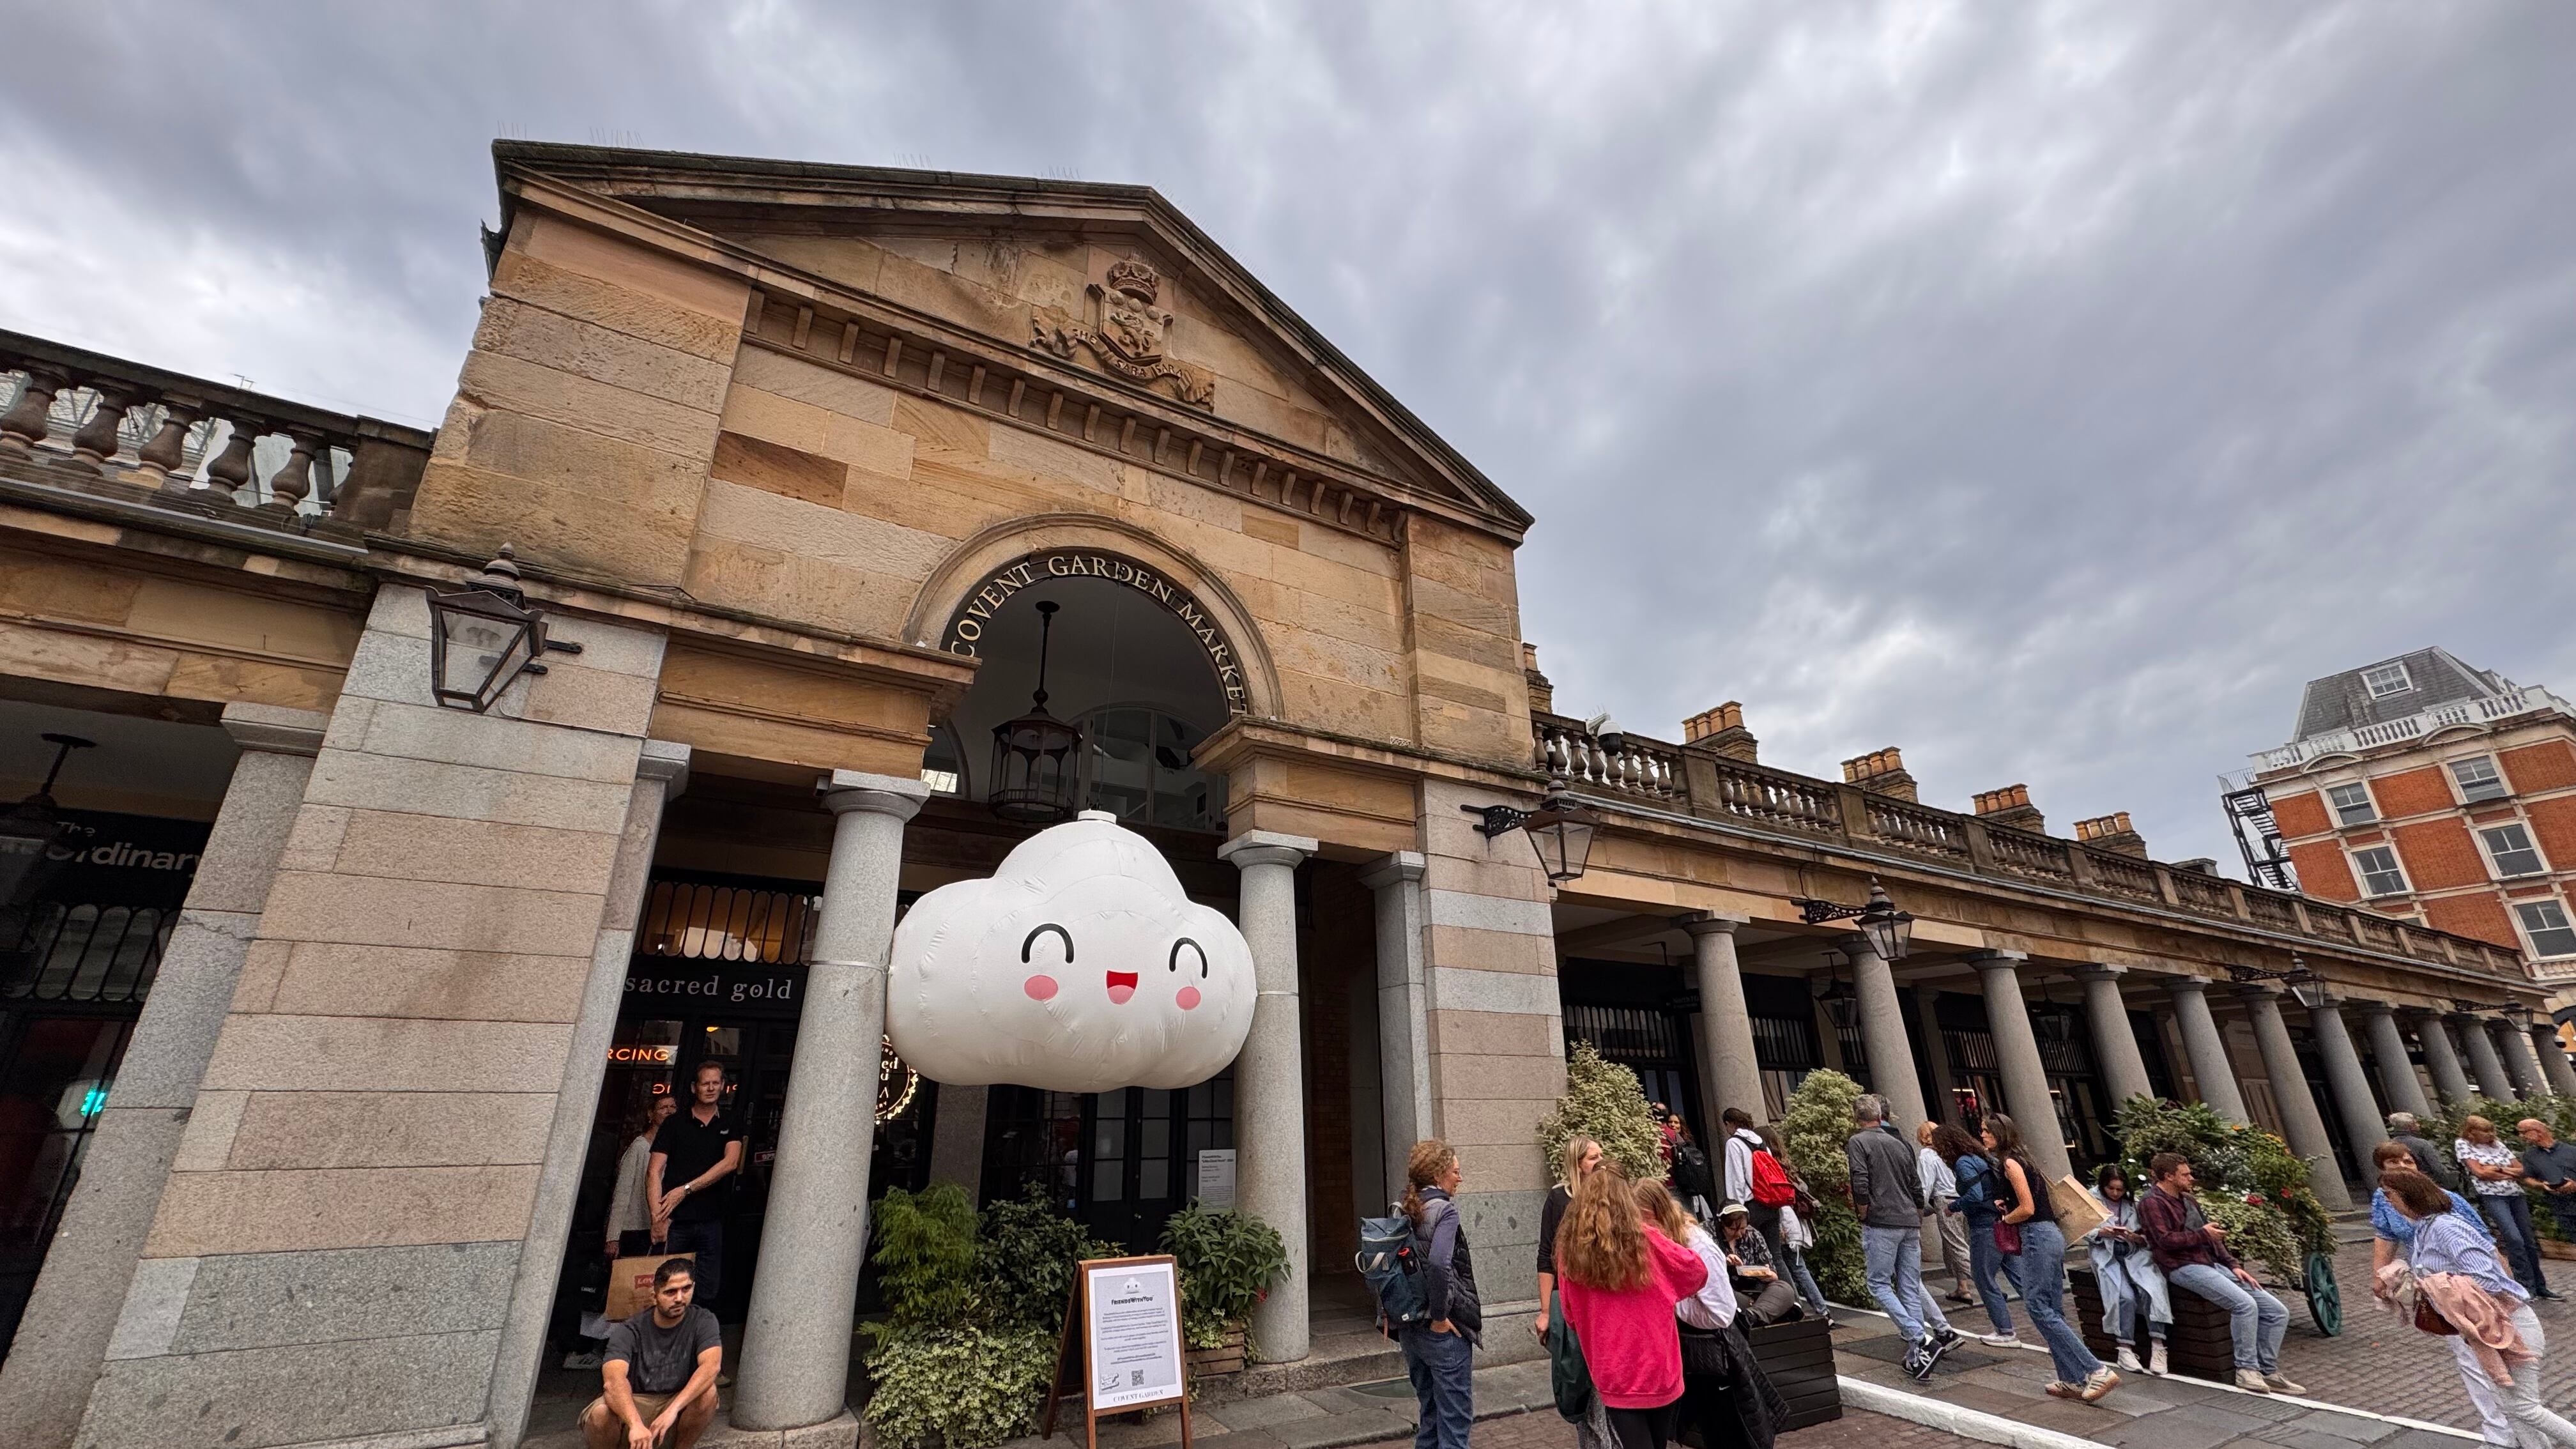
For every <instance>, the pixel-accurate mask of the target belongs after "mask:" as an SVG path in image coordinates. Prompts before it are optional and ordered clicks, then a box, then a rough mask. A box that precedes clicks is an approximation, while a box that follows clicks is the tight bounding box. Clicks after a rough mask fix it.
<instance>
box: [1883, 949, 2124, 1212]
mask: <svg viewBox="0 0 2576 1449" xmlns="http://www.w3.org/2000/svg"><path fill="white" fill-rule="evenodd" d="M2027 959H2028V958H2027V957H2025V956H2024V955H2023V954H2022V953H2021V952H2019V951H1980V952H1978V953H1977V954H1975V955H1973V956H1970V957H1969V958H1968V960H1969V961H1970V962H1971V963H1972V964H1973V965H1975V966H1976V968H1977V975H1978V976H1979V977H1980V978H1982V979H1983V980H1984V983H1985V988H1986V1026H1987V1029H1988V1030H1990V1031H1991V1032H1993V1033H1994V1038H1995V1061H1996V1065H1998V1066H1999V1067H2001V1068H2002V1070H2003V1076H2004V1104H2005V1105H2006V1106H2007V1107H2009V1108H2010V1109H2011V1110H2012V1116H2013V1120H2014V1121H2015V1122H2017V1123H2019V1124H2020V1125H2021V1135H2022V1141H2023V1142H2024V1143H2026V1144H2027V1145H2028V1146H2029V1148H2030V1155H2031V1156H2032V1157H2033V1158H2035V1159H2037V1160H2038V1162H2039V1168H2040V1171H2042V1172H2045V1173H2047V1174H2048V1177H2049V1180H2050V1181H2051V1182H2054V1181H2056V1180H2057V1179H2058V1178H2061V1177H2064V1176H2065V1175H2067V1174H2068V1173H2070V1172H2073V1171H2074V1170H2075V1164H2074V1163H2073V1162H2071V1161H2069V1160H2068V1158H2067V1155H2066V1134H2065V1133H2064V1132H2063V1131H2061V1130H2060V1129H2059V1127H2058V1124H2057V1104H2056V1099H2055V1098H2053V1097H2051V1096H2050V1095H2049V1091H2048V1066H2047V1064H2046V1063H2044V1062H2042V1061H2041V1060H2040V1056H2039V1038H2038V1036H2037V1035H2035V1034H2034V1033H2033V1032H2032V1031H2031V1028H2030V1008H2029V1007H2028V1006H2026V1005H2024V1004H2023V1002H2022V996H2021V974H2020V966H2021V963H2022V962H2023V961H2025V960H2027ZM1876 1051H1877V1047H1876V1046H1875V1045H1873V1046H1872V1047H1871V1052H1872V1053H1873V1055H1874V1054H1875V1053H1876ZM1918 1120H1919V1119H1918ZM1898 1125H1899V1126H1901V1127H1903V1128H1904V1129H1905V1131H1906V1133H1907V1136H1908V1139H1909V1140H1911V1137H1912V1133H1913V1131H1914V1123H1913V1122H1911V1121H1908V1122H1902V1123H1899V1124H1898Z"/></svg>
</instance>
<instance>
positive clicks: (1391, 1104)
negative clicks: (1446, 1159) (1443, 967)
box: [1360, 850, 1434, 1202]
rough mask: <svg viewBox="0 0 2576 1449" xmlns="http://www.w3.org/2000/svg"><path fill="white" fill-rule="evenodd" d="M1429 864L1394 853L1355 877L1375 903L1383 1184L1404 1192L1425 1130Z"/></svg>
mask: <svg viewBox="0 0 2576 1449" xmlns="http://www.w3.org/2000/svg"><path fill="white" fill-rule="evenodd" d="M1428 868H1429V862H1428V861H1426V860H1424V859H1423V857H1422V855H1421V853H1420V852H1418V851H1411V850H1399V851H1397V852H1395V853H1394V854H1393V855H1390V856H1387V857H1385V858H1384V859H1381V860H1379V861H1378V862H1377V863H1376V864H1374V865H1372V866H1370V867H1369V869H1368V872H1367V873H1366V874H1364V875H1362V876H1361V877H1360V884H1362V885H1364V886H1367V887H1368V888H1369V890H1370V891H1371V892H1373V893H1374V895H1375V899H1376V905H1377V1063H1378V1101H1379V1104H1380V1105H1379V1111H1380V1112H1381V1113H1383V1114H1384V1116H1385V1119H1386V1187H1385V1190H1384V1191H1383V1192H1381V1193H1379V1194H1378V1196H1379V1198H1380V1199H1381V1200H1383V1201H1388V1202H1392V1201H1394V1200H1395V1199H1397V1198H1400V1197H1402V1196H1403V1195H1404V1187H1405V1163H1406V1160H1407V1159H1408V1158H1409V1157H1410V1156H1411V1154H1412V1152H1413V1144H1414V1143H1416V1142H1419V1141H1421V1140H1422V1139H1423V1138H1425V1137H1429V1136H1432V1135H1434V1134H1433V1132H1432V1130H1431V1124H1432V1121H1433V1113H1432V1110H1431V1009H1430V1008H1431V1002H1430V997H1429V993H1428V991H1427V990H1426V983H1425V981H1424V975H1423V973H1424V966H1423V955H1422V928H1423V913H1422V877H1423V873H1424V872H1425V871H1426V870H1427V869H1428Z"/></svg>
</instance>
